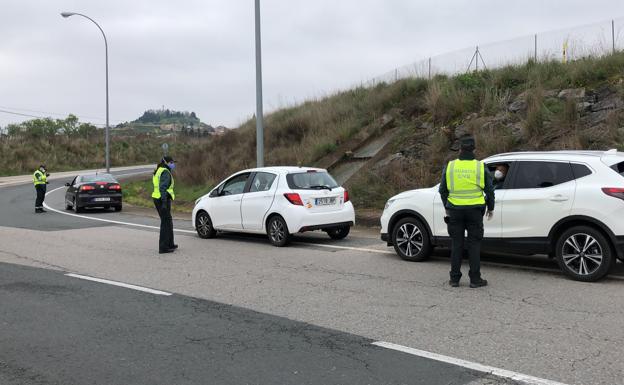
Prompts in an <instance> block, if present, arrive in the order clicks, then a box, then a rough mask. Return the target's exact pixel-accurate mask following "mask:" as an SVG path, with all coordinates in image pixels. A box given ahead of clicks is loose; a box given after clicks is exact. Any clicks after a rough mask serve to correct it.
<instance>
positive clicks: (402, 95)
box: [176, 53, 624, 210]
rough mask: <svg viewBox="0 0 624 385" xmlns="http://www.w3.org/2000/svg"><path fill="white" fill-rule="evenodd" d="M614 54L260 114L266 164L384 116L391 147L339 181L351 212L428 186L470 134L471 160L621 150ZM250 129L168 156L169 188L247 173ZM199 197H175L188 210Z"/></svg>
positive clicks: (622, 73)
mask: <svg viewBox="0 0 624 385" xmlns="http://www.w3.org/2000/svg"><path fill="white" fill-rule="evenodd" d="M623 83H624V53H616V54H614V55H609V56H605V57H602V58H583V59H580V60H576V61H572V62H568V63H565V64H564V63H561V62H559V61H554V60H553V61H548V62H539V63H536V62H532V61H529V62H528V63H526V64H524V65H520V66H508V67H504V68H500V69H495V70H486V71H480V72H476V73H465V74H461V75H457V76H452V77H447V76H436V77H434V78H433V79H431V80H426V79H418V78H412V79H404V80H400V81H398V82H396V83H392V84H379V85H376V86H374V87H368V88H363V87H359V88H355V89H352V90H348V91H343V92H339V93H337V94H335V95H332V96H329V97H326V98H322V99H318V100H310V101H307V102H305V103H303V104H301V105H298V106H295V107H291V108H285V109H282V110H279V111H276V112H274V113H271V114H269V115H268V116H267V117H266V119H265V126H266V129H265V132H266V139H265V140H266V143H265V151H266V160H265V163H266V164H267V165H307V166H314V165H321V166H322V165H323V163H324V162H323V160H324V159H326V157H327V156H331V154H332V153H334V152H336V151H341V149H342V145H343V144H344V143H347V142H349V140H351V139H352V138H353V137H355V136H357V135H358V133H359V132H360V131H362V130H363V129H364V128H365V127H368V126H370V125H372V124H374V123H375V122H376V121H378V120H379V119H381V118H382V117H384V116H385V115H391V116H392V117H393V119H394V123H393V124H394V126H395V127H396V129H397V130H398V134H397V136H396V137H395V138H394V140H393V142H392V143H391V144H390V145H389V146H387V148H385V149H384V151H383V153H382V154H380V155H379V156H378V157H376V158H375V159H373V160H372V162H371V163H370V164H367V167H364V168H363V169H362V170H361V171H360V172H358V173H357V174H356V175H355V176H354V177H352V178H350V179H349V180H348V182H347V183H346V185H347V187H348V188H349V189H350V190H351V196H352V199H353V201H354V203H355V205H356V207H357V208H359V209H377V210H379V209H381V208H383V205H384V203H385V201H386V200H387V198H388V197H390V196H392V195H394V194H396V193H398V192H400V191H404V190H407V189H413V188H421V187H428V186H433V185H434V184H436V183H437V182H438V179H439V176H440V172H441V170H442V167H443V165H444V164H445V162H446V161H448V160H449V159H451V158H453V157H454V156H456V155H457V150H458V138H459V137H461V136H463V135H466V134H472V135H474V136H475V137H476V139H477V144H478V149H477V156H478V157H479V158H484V157H486V156H489V155H492V154H495V153H500V152H506V151H522V150H560V149H601V150H604V149H609V148H618V149H620V150H622V149H624V145H623V140H624V99H623V96H624V84H623ZM255 146H256V142H255V121H254V120H253V119H252V120H250V121H248V122H246V123H244V124H243V125H242V126H241V127H239V128H238V129H235V130H232V131H231V132H228V133H227V134H226V135H224V136H221V137H218V138H215V140H213V141H211V142H210V143H207V144H206V146H205V147H204V148H203V149H202V151H194V152H187V153H182V154H179V155H178V158H179V160H180V162H179V164H178V168H177V170H176V174H177V175H176V178H177V179H176V185H177V186H201V188H202V191H208V190H209V189H210V188H211V187H212V186H214V185H215V184H216V183H218V181H220V180H222V179H223V178H224V177H226V176H227V175H229V174H231V173H233V172H235V171H238V170H241V169H244V168H249V167H254V165H255ZM339 155H340V154H338V156H339ZM198 196H199V194H196V195H193V196H188V197H187V196H184V194H180V198H181V199H182V200H185V201H186V202H192V201H193V200H194V199H196V198H197V197H198Z"/></svg>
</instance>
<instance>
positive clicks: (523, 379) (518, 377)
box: [372, 341, 566, 385]
mask: <svg viewBox="0 0 624 385" xmlns="http://www.w3.org/2000/svg"><path fill="white" fill-rule="evenodd" d="M372 345H375V346H379V347H382V348H386V349H392V350H396V351H399V352H403V353H407V354H412V355H414V356H418V357H423V358H428V359H431V360H435V361H439V362H445V363H447V364H451V365H456V366H461V367H464V368H467V369H471V370H475V371H477V372H481V373H486V374H492V375H494V376H497V377H502V378H508V379H510V380H513V381H518V382H520V383H522V384H526V385H566V384H564V383H562V382H557V381H552V380H546V379H543V378H539V377H533V376H528V375H526V374H522V373H517V372H513V371H511V370H505V369H499V368H495V367H493V366H486V365H481V364H478V363H476V362H471V361H466V360H462V359H459V358H453V357H449V356H443V355H441V354H436V353H431V352H427V351H424V350H418V349H414V348H410V347H407V346H403V345H397V344H393V343H391V342H384V341H377V342H373V343H372Z"/></svg>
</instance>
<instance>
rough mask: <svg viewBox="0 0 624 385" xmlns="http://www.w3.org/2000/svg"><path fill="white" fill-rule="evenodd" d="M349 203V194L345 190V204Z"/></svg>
mask: <svg viewBox="0 0 624 385" xmlns="http://www.w3.org/2000/svg"><path fill="white" fill-rule="evenodd" d="M347 202H349V192H348V191H347V190H346V189H345V190H344V203H347Z"/></svg>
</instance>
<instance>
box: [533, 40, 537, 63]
mask: <svg viewBox="0 0 624 385" xmlns="http://www.w3.org/2000/svg"><path fill="white" fill-rule="evenodd" d="M533 50H534V51H533V60H535V62H536V63H537V34H535V39H534V47H533Z"/></svg>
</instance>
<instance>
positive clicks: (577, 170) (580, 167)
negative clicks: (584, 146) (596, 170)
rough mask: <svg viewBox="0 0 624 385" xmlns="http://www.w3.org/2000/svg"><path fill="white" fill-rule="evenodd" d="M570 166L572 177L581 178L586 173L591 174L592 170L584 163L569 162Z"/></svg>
mask: <svg viewBox="0 0 624 385" xmlns="http://www.w3.org/2000/svg"><path fill="white" fill-rule="evenodd" d="M571 166H572V174H574V179H578V178H582V177H584V176H587V175H591V173H592V171H591V170H590V169H589V167H587V166H585V165H584V164H578V163H571Z"/></svg>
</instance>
